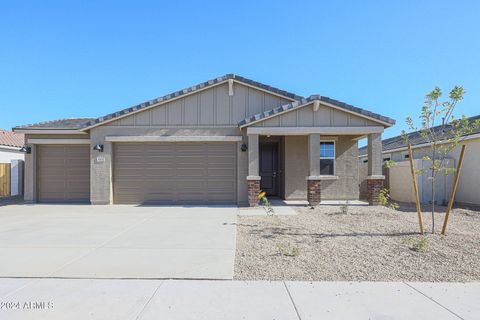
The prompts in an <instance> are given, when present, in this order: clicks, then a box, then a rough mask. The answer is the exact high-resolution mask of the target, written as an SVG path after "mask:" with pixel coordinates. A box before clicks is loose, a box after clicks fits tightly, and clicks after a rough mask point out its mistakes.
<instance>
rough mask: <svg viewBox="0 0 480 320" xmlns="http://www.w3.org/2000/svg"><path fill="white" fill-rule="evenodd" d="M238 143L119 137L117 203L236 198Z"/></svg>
mask: <svg viewBox="0 0 480 320" xmlns="http://www.w3.org/2000/svg"><path fill="white" fill-rule="evenodd" d="M235 150H236V148H235V144H234V143H175V144H174V143H116V144H115V148H114V170H113V171H114V175H113V192H114V202H115V203H136V204H139V203H159V204H211V203H213V204H227V203H228V204H231V203H234V202H235V198H236V197H235V190H236V188H235V184H236V178H235V172H236V170H235V167H236V160H235V159H236V152H235Z"/></svg>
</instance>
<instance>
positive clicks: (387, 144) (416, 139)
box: [359, 115, 480, 156]
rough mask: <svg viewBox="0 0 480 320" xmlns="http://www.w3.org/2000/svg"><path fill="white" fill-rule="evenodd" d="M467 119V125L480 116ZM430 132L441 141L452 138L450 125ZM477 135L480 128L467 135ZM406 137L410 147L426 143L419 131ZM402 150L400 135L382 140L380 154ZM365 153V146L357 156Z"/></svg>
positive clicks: (403, 145) (436, 127)
mask: <svg viewBox="0 0 480 320" xmlns="http://www.w3.org/2000/svg"><path fill="white" fill-rule="evenodd" d="M467 119H468V121H469V123H473V122H474V121H476V120H480V115H477V116H473V117H470V118H467ZM432 130H433V131H434V133H435V134H436V135H437V136H438V137H440V138H441V140H446V139H449V138H451V137H453V131H452V125H450V124H449V125H446V126H445V130H444V131H443V132H442V126H441V125H439V126H435V127H433V128H432ZM478 133H480V128H477V129H476V130H474V131H473V132H472V133H471V134H469V135H473V134H478ZM407 135H408V141H409V142H410V144H411V145H412V146H415V145H420V144H425V143H427V141H425V139H424V138H423V137H422V136H421V134H420V131H414V132H411V133H409V134H407ZM403 148H405V149H406V148H407V145H406V144H405V141H404V140H403V138H402V136H401V135H399V136H396V137H393V138H388V139H385V140H382V152H387V151H391V150H396V149H403ZM367 151H368V148H367V146H364V147H361V148H360V149H359V155H360V156H363V155H366V154H367Z"/></svg>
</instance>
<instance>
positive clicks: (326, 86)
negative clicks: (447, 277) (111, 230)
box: [0, 0, 480, 137]
mask: <svg viewBox="0 0 480 320" xmlns="http://www.w3.org/2000/svg"><path fill="white" fill-rule="evenodd" d="M0 44H1V45H0V112H1V113H0V128H11V127H13V126H15V125H21V124H27V123H34V122H39V121H45V120H53V119H59V118H71V117H96V116H100V115H103V114H107V113H110V112H113V111H117V110H119V109H122V108H125V107H128V106H130V105H133V104H136V103H139V102H142V101H145V100H148V99H151V98H155V97H157V96H161V95H164V94H166V93H169V92H171V91H175V90H178V89H182V88H184V87H187V86H191V85H193V84H196V83H199V82H202V81H205V80H207V79H210V78H214V77H216V76H219V75H223V74H226V73H237V74H239V75H242V76H245V77H248V78H251V79H254V80H257V81H260V82H263V83H266V84H270V85H272V86H276V87H279V88H282V89H285V90H288V91H292V92H295V93H297V94H300V95H304V96H308V95H310V94H314V93H318V94H321V95H324V96H329V97H331V98H335V99H338V100H342V101H345V102H348V103H351V104H354V105H357V106H359V107H362V108H365V109H368V110H371V111H374V112H378V113H381V114H384V115H386V116H389V117H392V118H394V119H396V120H397V125H396V126H395V127H394V128H391V129H388V130H386V131H385V133H384V137H390V136H394V135H397V134H399V133H400V131H401V130H402V129H405V127H406V126H405V121H404V119H405V117H407V116H412V117H416V116H417V115H418V114H419V111H420V107H421V105H422V102H423V97H424V95H425V93H427V92H428V91H430V90H431V89H433V88H434V86H436V85H438V86H440V87H441V88H443V90H444V91H448V90H450V89H451V88H452V87H453V86H454V85H455V84H459V85H463V86H464V87H465V89H466V91H467V94H466V96H465V100H464V101H463V102H462V103H461V105H460V106H459V113H458V115H460V114H462V113H463V114H465V115H467V116H472V115H475V114H479V113H480V112H479V110H480V108H479V106H480V78H479V77H480V2H478V1H395V2H394V1H312V2H308V1H307V2H302V1H285V2H282V1H254V2H248V1H192V2H182V1H171V2H167V1H118V0H117V1H58V2H55V1H2V2H1V3H0Z"/></svg>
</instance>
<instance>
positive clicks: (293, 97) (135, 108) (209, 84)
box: [84, 73, 303, 130]
mask: <svg viewBox="0 0 480 320" xmlns="http://www.w3.org/2000/svg"><path fill="white" fill-rule="evenodd" d="M228 80H234V81H238V82H240V83H243V84H246V85H249V86H252V87H255V88H257V89H261V90H265V91H268V92H271V93H274V94H277V95H280V96H283V97H286V98H290V99H291V100H301V99H303V97H301V96H298V95H296V94H294V93H291V92H288V91H285V90H281V89H278V88H275V87H271V86H269V85H266V84H263V83H260V82H257V81H254V80H250V79H247V78H244V77H241V76H239V75H236V74H231V73H230V74H226V75H224V76H221V77H218V78H215V79H212V80H209V81H205V82H202V83H200V84H197V85H194V86H192V87H188V88H185V89H182V90H179V91H175V92H173V93H169V94H167V95H164V96H162V97H158V98H156V99H152V100H149V101H146V102H143V103H140V104H138V105H135V106H133V107H129V108H126V109H123V110H120V111H117V112H114V113H110V114H107V115H105V116H102V117H99V118H96V119H94V120H92V121H90V122H89V123H88V124H87V125H86V127H85V128H84V130H86V129H89V128H90V127H94V126H97V125H100V124H101V123H103V122H106V121H110V120H113V119H116V118H118V117H121V116H123V115H127V114H131V113H133V112H135V113H136V112H138V111H141V110H143V109H146V108H150V107H154V106H156V105H158V104H160V103H165V102H168V101H169V100H172V99H177V98H180V97H182V96H184V95H187V94H191V93H194V92H196V91H200V90H204V89H207V88H209V87H213V86H215V85H218V84H221V83H224V82H226V81H228Z"/></svg>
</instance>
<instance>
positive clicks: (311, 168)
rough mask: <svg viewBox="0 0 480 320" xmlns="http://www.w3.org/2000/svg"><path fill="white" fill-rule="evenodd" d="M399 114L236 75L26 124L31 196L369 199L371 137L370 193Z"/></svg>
mask: <svg viewBox="0 0 480 320" xmlns="http://www.w3.org/2000/svg"><path fill="white" fill-rule="evenodd" d="M394 123H395V121H394V120H392V119H390V118H388V117H385V116H382V115H379V114H376V113H373V112H369V111H366V110H364V109H360V108H358V107H354V106H352V105H349V104H346V103H343V102H340V101H337V100H333V99H330V98H327V97H324V96H320V95H312V96H310V97H308V98H304V97H301V96H298V95H296V94H293V93H290V92H287V91H284V90H280V89H277V88H273V87H271V86H268V85H265V84H262V83H259V82H256V81H253V80H249V79H247V78H244V77H240V76H238V75H233V74H227V75H225V76H222V77H218V78H215V79H213V80H210V81H207V82H204V83H200V84H198V85H195V86H192V87H189V88H185V89H183V90H180V91H177V92H174V93H171V94H168V95H166V96H163V97H160V98H157V99H153V100H150V101H147V102H144V103H141V104H139V105H136V106H133V107H130V108H127V109H124V110H121V111H118V112H115V113H112V114H108V115H105V116H102V117H99V118H83V119H65V120H55V121H48V122H42V123H37V124H31V125H23V126H18V127H16V128H14V130H15V131H16V132H21V133H24V134H25V135H26V144H27V147H28V148H27V149H28V153H27V154H26V157H25V162H26V163H25V165H26V169H25V200H26V201H29V202H89V203H91V204H143V203H157V204H172V203H173V204H237V205H250V206H255V205H257V203H258V199H257V196H258V194H259V192H260V190H264V191H265V192H266V193H267V194H268V195H270V196H278V197H281V198H283V199H304V200H308V201H310V203H312V204H318V203H319V202H320V200H321V199H352V200H354V199H358V197H359V183H358V140H359V139H361V138H364V137H368V141H369V145H371V146H372V148H371V150H372V152H371V153H370V154H369V158H370V159H371V161H370V165H369V176H370V181H371V182H370V183H369V185H371V197H370V200H371V202H372V203H374V202H375V201H376V199H377V194H378V186H379V185H381V181H382V180H381V179H383V176H382V173H381V170H382V161H381V160H382V159H381V135H382V132H383V131H384V129H385V128H388V127H390V126H392V125H393V124H394Z"/></svg>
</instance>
